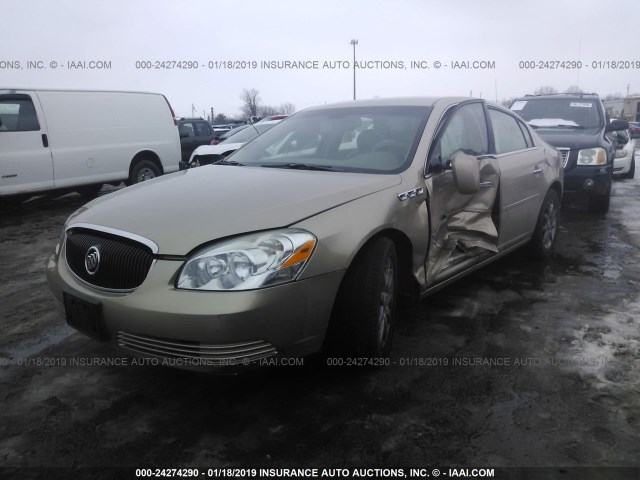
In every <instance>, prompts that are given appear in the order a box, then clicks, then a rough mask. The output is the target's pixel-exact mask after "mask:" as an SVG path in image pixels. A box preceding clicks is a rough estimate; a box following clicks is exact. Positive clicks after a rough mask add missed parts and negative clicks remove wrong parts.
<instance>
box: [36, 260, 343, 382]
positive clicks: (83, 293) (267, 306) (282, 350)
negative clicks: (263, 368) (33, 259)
mask: <svg viewBox="0 0 640 480" xmlns="http://www.w3.org/2000/svg"><path fill="white" fill-rule="evenodd" d="M64 258H65V252H64V248H62V251H61V252H60V255H59V256H57V255H52V256H51V257H50V258H49V260H48V262H47V281H48V283H49V287H50V289H51V291H52V293H53V296H54V298H55V301H56V304H57V305H56V308H57V309H58V310H59V311H60V313H61V314H63V315H64V303H63V302H64V300H63V292H64V291H66V292H68V293H71V294H72V295H77V296H79V297H81V298H83V297H84V298H87V297H89V298H90V299H92V300H93V301H97V302H100V304H101V310H102V319H103V330H104V331H105V333H106V335H107V336H108V338H109V340H110V341H111V342H112V343H114V344H116V345H118V346H119V347H121V348H123V349H125V350H126V351H127V352H128V353H130V354H132V355H134V356H141V357H152V358H156V359H158V358H160V359H169V360H171V361H172V362H173V363H168V364H169V365H171V366H178V367H182V368H188V369H196V370H217V369H219V368H221V367H223V368H224V367H229V366H232V367H233V366H234V365H248V364H250V363H251V364H253V363H255V362H257V361H259V360H261V359H264V358H267V357H278V356H280V357H303V356H307V355H310V354H312V353H316V352H318V351H319V350H320V349H321V347H322V343H323V341H324V337H325V333H326V331H327V326H328V323H329V318H330V316H331V310H332V308H333V302H334V299H335V296H336V293H337V291H338V288H339V285H340V282H341V280H342V276H343V274H344V272H343V271H337V272H332V273H328V274H325V275H319V276H316V277H313V278H310V279H307V280H302V281H297V282H293V283H289V284H285V285H279V286H276V287H271V288H265V289H260V290H251V291H237V292H202V291H189V290H178V289H176V288H175V287H174V280H175V276H176V274H177V272H178V270H179V269H180V267H181V266H182V262H179V261H166V260H155V261H154V263H153V265H152V267H151V269H150V271H149V274H148V275H147V278H146V279H145V281H144V282H143V283H142V285H140V286H139V287H138V288H137V289H136V290H135V291H133V292H130V293H111V292H106V291H101V290H97V289H94V288H92V287H90V286H88V285H86V284H84V283H82V282H81V281H80V280H78V278H77V277H76V276H75V275H74V274H73V273H72V272H71V271H70V270H69V268H68V266H67V264H66V261H65V260H64ZM176 359H178V360H180V359H181V360H180V362H178V363H176ZM163 364H167V363H166V362H163Z"/></svg>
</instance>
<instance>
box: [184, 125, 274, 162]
mask: <svg viewBox="0 0 640 480" xmlns="http://www.w3.org/2000/svg"><path fill="white" fill-rule="evenodd" d="M279 121H280V120H272V121H270V122H263V123H260V124H256V125H250V126H249V127H250V128H245V129H241V130H240V131H236V133H235V134H233V135H231V136H230V137H227V138H226V139H225V140H223V141H222V142H219V143H217V144H215V145H213V144H212V145H203V146H201V147H198V148H196V149H195V150H194V151H193V153H192V154H191V158H189V162H188V165H189V168H194V167H199V166H201V165H208V164H210V163H213V162H217V161H218V160H222V159H223V158H226V157H228V156H229V155H231V154H232V153H233V152H235V151H236V150H237V149H239V148H240V147H241V146H242V145H244V144H245V143H247V142H249V141H251V140H253V139H254V138H256V137H257V136H258V135H260V134H261V133H263V132H266V131H267V130H269V129H270V128H271V127H273V126H274V125H275V124H276V123H278V122H279Z"/></svg>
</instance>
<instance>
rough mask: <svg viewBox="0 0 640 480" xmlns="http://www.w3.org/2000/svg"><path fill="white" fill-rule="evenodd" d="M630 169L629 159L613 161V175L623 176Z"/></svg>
mask: <svg viewBox="0 0 640 480" xmlns="http://www.w3.org/2000/svg"><path fill="white" fill-rule="evenodd" d="M630 169H631V157H624V158H616V159H615V160H614V161H613V174H614V175H625V174H627V173H629V170H630Z"/></svg>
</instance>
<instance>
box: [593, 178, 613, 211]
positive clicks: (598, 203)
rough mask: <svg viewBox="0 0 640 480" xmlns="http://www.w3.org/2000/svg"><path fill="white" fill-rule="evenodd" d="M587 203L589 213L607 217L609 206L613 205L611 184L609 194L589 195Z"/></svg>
mask: <svg viewBox="0 0 640 480" xmlns="http://www.w3.org/2000/svg"><path fill="white" fill-rule="evenodd" d="M587 202H588V203H587V209H588V210H589V213H596V214H598V215H606V214H607V212H608V211H609V204H610V203H611V184H609V189H608V190H607V193H605V194H604V195H589V198H588V200H587Z"/></svg>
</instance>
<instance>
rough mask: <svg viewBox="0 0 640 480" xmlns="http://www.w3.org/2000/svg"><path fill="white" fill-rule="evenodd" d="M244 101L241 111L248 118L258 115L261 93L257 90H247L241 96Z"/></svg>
mask: <svg viewBox="0 0 640 480" xmlns="http://www.w3.org/2000/svg"><path fill="white" fill-rule="evenodd" d="M240 100H242V107H241V108H240V110H241V111H242V113H244V115H245V116H247V117H254V116H257V115H258V108H259V107H258V104H259V103H260V100H261V99H260V92H258V90H256V89H255V88H251V89H247V88H245V89H244V90H243V91H242V95H240Z"/></svg>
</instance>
